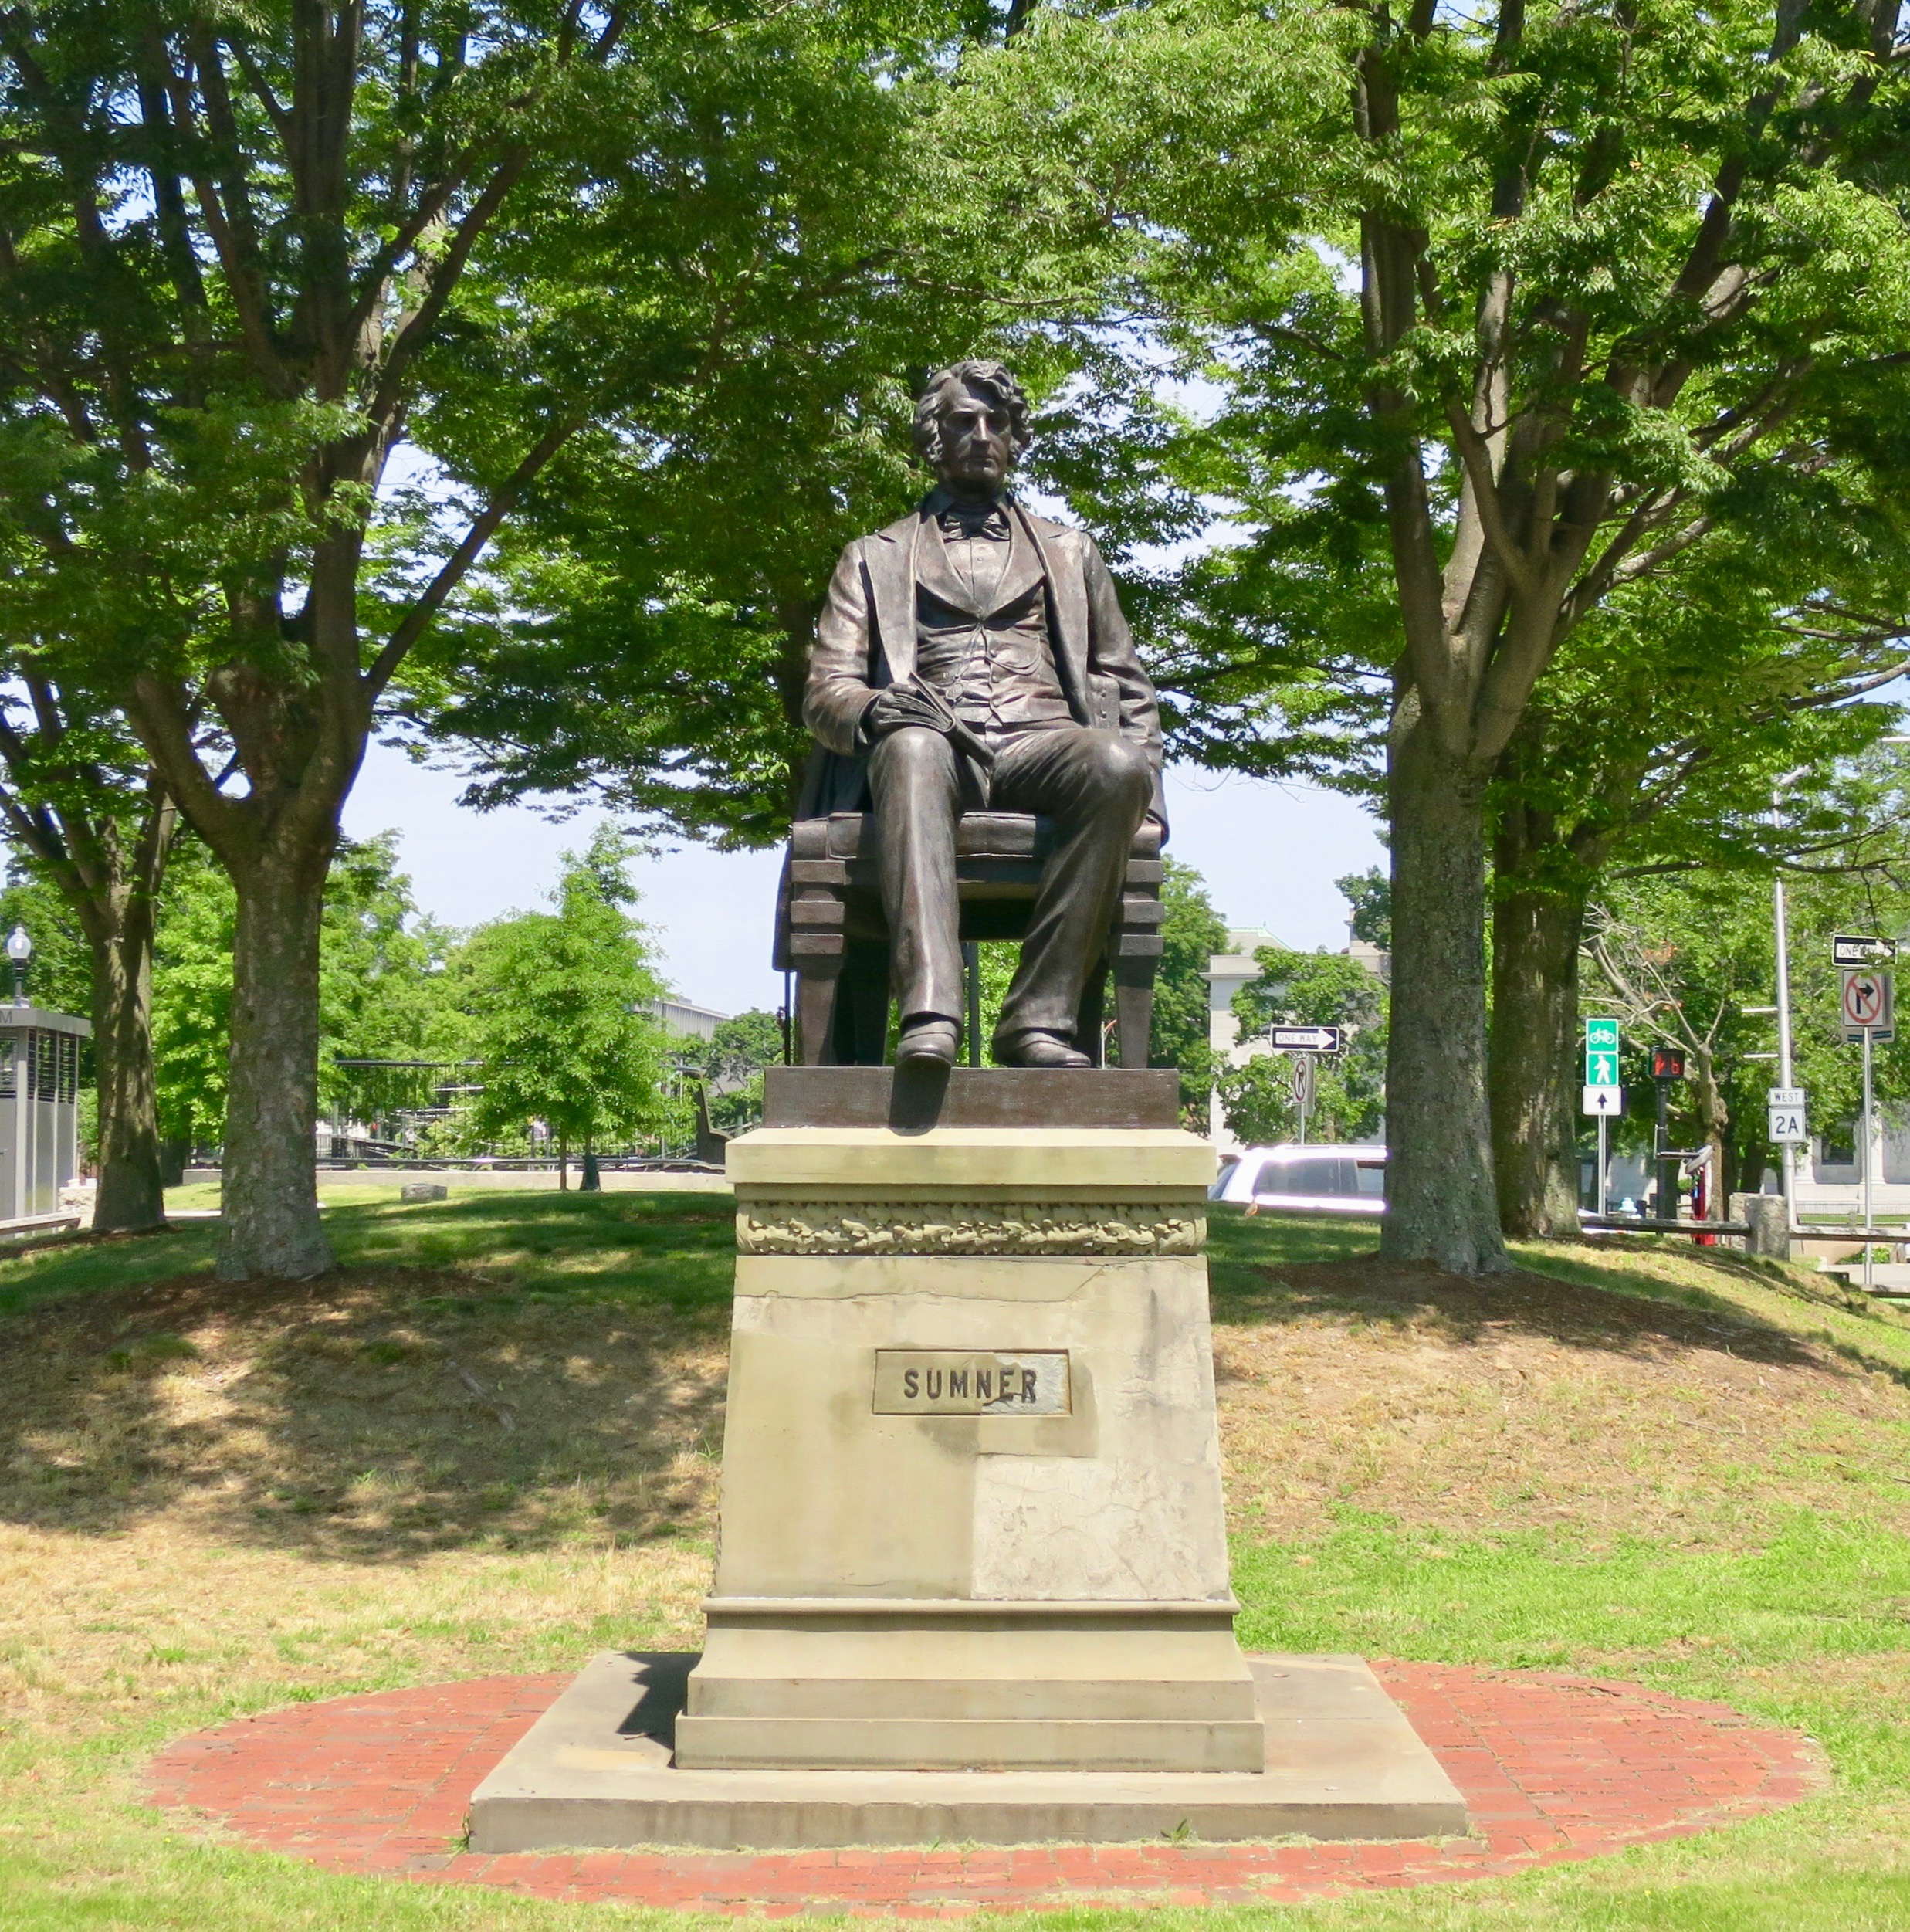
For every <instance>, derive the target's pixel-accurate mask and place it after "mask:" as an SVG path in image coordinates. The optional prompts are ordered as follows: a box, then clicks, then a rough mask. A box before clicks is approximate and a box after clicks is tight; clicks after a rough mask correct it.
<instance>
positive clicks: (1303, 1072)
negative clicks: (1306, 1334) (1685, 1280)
mask: <svg viewBox="0 0 1910 1932" xmlns="http://www.w3.org/2000/svg"><path fill="white" fill-rule="evenodd" d="M1869 1042H1870V1035H1868V1033H1866V1034H1865V1035H1864V1050H1865V1052H1866V1055H1867V1056H1868V1051H1869ZM1869 1065H1870V1061H1869V1059H1868V1057H1867V1058H1866V1059H1865V1060H1864V1066H1866V1067H1868V1066H1869ZM1308 1071H1309V1069H1308V1067H1307V1064H1306V1060H1305V1059H1302V1060H1301V1062H1300V1145H1301V1146H1302V1147H1305V1146H1306V1103H1307V1102H1308V1101H1309V1100H1311V1099H1312V1096H1313V1083H1312V1081H1311V1080H1309V1079H1308V1078H1307V1077H1306V1076H1307V1073H1308ZM1864 1219H1866V1220H1867V1221H1868V1219H1869V1217H1868V1215H1866V1216H1865V1217H1864Z"/></svg>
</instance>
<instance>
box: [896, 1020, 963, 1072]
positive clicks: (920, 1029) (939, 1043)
mask: <svg viewBox="0 0 1910 1932" xmlns="http://www.w3.org/2000/svg"><path fill="white" fill-rule="evenodd" d="M959 1039H960V1029H958V1028H957V1025H956V1024H955V1022H953V1020H947V1019H923V1020H911V1021H910V1022H909V1024H908V1025H906V1026H905V1027H903V1029H902V1036H901V1038H900V1039H899V1040H897V1041H896V1066H953V1065H954V1064H955V1048H956V1044H957V1041H958V1040H959Z"/></svg>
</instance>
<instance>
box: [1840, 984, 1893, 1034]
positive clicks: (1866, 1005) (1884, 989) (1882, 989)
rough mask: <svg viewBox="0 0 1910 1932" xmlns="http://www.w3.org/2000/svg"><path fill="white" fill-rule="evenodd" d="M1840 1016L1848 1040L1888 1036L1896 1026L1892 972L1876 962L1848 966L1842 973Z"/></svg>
mask: <svg viewBox="0 0 1910 1932" xmlns="http://www.w3.org/2000/svg"><path fill="white" fill-rule="evenodd" d="M1838 1017H1839V1018H1840V1019H1841V1020H1842V1022H1843V1023H1844V1038H1845V1039H1847V1040H1861V1039H1862V1038H1863V1037H1864V1035H1865V1034H1866V1033H1868V1034H1869V1035H1870V1036H1871V1039H1887V1038H1888V1037H1889V1036H1890V1035H1891V1033H1892V1032H1894V1030H1895V1026H1896V1013H1895V1001H1894V1000H1893V998H1891V975H1890V974H1888V973H1886V972H1880V971H1878V969H1877V968H1875V967H1874V966H1854V967H1846V968H1844V972H1843V974H1841V991H1840V994H1839V996H1838Z"/></svg>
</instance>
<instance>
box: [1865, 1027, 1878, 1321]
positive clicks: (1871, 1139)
mask: <svg viewBox="0 0 1910 1932" xmlns="http://www.w3.org/2000/svg"><path fill="white" fill-rule="evenodd" d="M1870 1036H1871V1029H1870V1028H1869V1027H1868V1026H1867V1027H1865V1028H1864V1293H1865V1294H1867V1295H1868V1293H1870V1291H1871V1279H1870V1269H1871V1241H1870V1229H1871V1219H1870V1201H1871V1195H1870V1171H1871V1168H1872V1167H1873V1166H1874V1164H1875V1162H1874V1159H1873V1156H1874V1154H1875V1151H1876V1143H1877V1134H1876V1128H1875V1126H1874V1124H1873V1122H1872V1120H1871V1106H1872V1104H1873V1100H1874V1096H1873V1095H1872V1093H1871V1065H1870Z"/></svg>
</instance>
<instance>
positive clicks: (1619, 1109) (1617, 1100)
mask: <svg viewBox="0 0 1910 1932" xmlns="http://www.w3.org/2000/svg"><path fill="white" fill-rule="evenodd" d="M1624 1110H1625V1090H1624V1088H1623V1087H1622V1086H1587V1087H1581V1088H1580V1090H1579V1111H1580V1113H1590V1114H1591V1115H1592V1116H1593V1117H1594V1118H1596V1117H1600V1116H1602V1117H1604V1118H1605V1119H1606V1120H1617V1117H1619V1115H1620V1114H1621V1113H1624Z"/></svg>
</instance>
